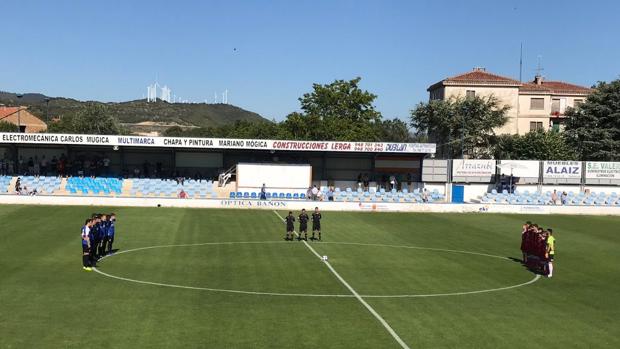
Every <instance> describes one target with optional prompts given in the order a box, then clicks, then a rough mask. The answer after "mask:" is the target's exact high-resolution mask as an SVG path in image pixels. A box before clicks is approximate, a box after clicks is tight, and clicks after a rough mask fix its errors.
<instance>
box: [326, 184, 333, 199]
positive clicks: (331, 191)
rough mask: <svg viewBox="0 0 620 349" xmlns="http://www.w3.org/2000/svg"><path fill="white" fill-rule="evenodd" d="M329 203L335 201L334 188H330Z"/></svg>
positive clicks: (328, 193)
mask: <svg viewBox="0 0 620 349" xmlns="http://www.w3.org/2000/svg"><path fill="white" fill-rule="evenodd" d="M327 201H334V187H329V191H328V192H327Z"/></svg>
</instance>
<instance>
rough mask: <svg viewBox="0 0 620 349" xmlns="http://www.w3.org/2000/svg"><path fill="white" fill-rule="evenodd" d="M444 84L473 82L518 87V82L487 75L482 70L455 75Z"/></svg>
mask: <svg viewBox="0 0 620 349" xmlns="http://www.w3.org/2000/svg"><path fill="white" fill-rule="evenodd" d="M443 81H444V82H474V83H493V84H497V83H501V84H510V85H519V84H520V82H519V81H517V80H514V79H511V78H507V77H505V76H501V75H497V74H491V73H487V72H486V71H483V70H474V71H470V72H467V73H465V74H460V75H456V76H453V77H449V78H447V79H444V80H443Z"/></svg>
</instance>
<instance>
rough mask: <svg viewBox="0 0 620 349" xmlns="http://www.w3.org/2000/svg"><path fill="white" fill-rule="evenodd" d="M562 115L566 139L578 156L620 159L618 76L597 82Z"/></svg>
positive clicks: (619, 80) (588, 158)
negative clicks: (583, 98)
mask: <svg viewBox="0 0 620 349" xmlns="http://www.w3.org/2000/svg"><path fill="white" fill-rule="evenodd" d="M566 116H567V120H566V129H565V131H564V132H565V133H566V139H567V141H568V143H569V144H570V145H571V146H573V147H574V148H575V149H576V151H577V155H578V157H579V159H580V160H602V161H617V160H620V79H618V80H614V81H612V82H609V83H606V82H599V83H598V84H597V85H596V86H595V90H594V92H592V94H590V95H589V96H588V98H587V99H586V100H585V102H584V103H582V104H581V105H579V106H578V107H577V108H574V109H568V110H567V111H566Z"/></svg>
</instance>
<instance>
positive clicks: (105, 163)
mask: <svg viewBox="0 0 620 349" xmlns="http://www.w3.org/2000/svg"><path fill="white" fill-rule="evenodd" d="M102 163H103V175H104V176H109V175H110V159H109V158H108V157H107V156H106V157H104V158H103V160H102Z"/></svg>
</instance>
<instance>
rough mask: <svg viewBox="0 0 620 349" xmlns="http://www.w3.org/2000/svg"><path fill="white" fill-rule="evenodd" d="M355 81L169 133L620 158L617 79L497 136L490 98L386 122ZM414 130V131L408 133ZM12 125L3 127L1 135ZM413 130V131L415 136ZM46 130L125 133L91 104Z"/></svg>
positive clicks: (498, 122)
mask: <svg viewBox="0 0 620 349" xmlns="http://www.w3.org/2000/svg"><path fill="white" fill-rule="evenodd" d="M360 80H361V79H360V78H356V79H353V80H349V81H346V80H336V81H334V82H333V83H331V84H326V85H321V84H314V85H313V88H312V91H311V92H309V93H306V94H304V95H303V96H302V97H300V98H299V102H300V110H301V111H300V112H293V113H290V114H289V115H287V116H286V119H285V120H284V121H282V122H275V121H273V122H270V121H259V122H250V121H239V122H236V123H234V124H230V125H225V126H221V127H206V128H191V129H183V128H181V127H172V128H170V129H168V130H166V132H165V135H166V136H175V137H221V138H255V139H292V140H340V141H384V142H420V141H421V142H425V141H427V140H429V139H430V140H431V141H433V142H436V143H437V144H438V148H439V149H440V152H441V153H442V155H443V156H444V157H445V158H449V157H452V158H459V157H461V156H462V155H466V156H469V157H470V158H491V157H494V158H502V159H521V160H528V159H555V160H572V159H575V160H586V159H587V160H608V161H609V160H619V159H620V80H615V81H612V82H610V83H605V82H601V83H599V84H598V85H597V86H596V87H595V90H594V92H593V93H592V94H591V95H590V96H589V97H588V98H587V99H586V101H585V102H584V103H583V104H581V105H580V106H579V107H578V108H576V109H569V110H568V111H567V112H566V116H567V120H566V130H565V131H564V132H559V133H558V132H553V131H535V132H530V133H528V134H526V135H498V134H496V131H497V130H498V129H501V127H502V126H504V125H505V124H506V122H507V121H508V118H507V112H508V110H509V107H508V106H504V105H501V104H500V101H499V100H498V99H497V98H496V97H494V96H488V97H472V98H450V99H447V100H434V101H430V102H423V103H419V104H418V105H417V106H416V107H415V108H414V109H413V110H412V111H411V115H410V120H409V121H410V122H409V124H407V123H406V122H405V121H403V120H400V119H391V120H390V119H384V118H383V116H382V115H381V113H380V112H379V111H378V110H376V108H375V106H374V102H375V100H376V98H377V96H376V95H374V94H372V93H370V92H368V91H365V90H362V89H361V88H360V87H359V82H360ZM410 126H411V129H410V128H409V127H410ZM10 127H12V126H11V125H8V124H7V125H3V124H2V123H1V122H0V130H5V131H9V130H10V129H9V128H10ZM411 130H413V131H414V132H412V131H411ZM48 131H49V132H56V133H84V134H126V133H127V132H128V131H127V130H126V129H124V128H123V127H122V126H121V125H120V123H119V122H118V120H117V119H115V118H114V117H112V116H110V115H109V113H107V111H106V108H105V106H103V105H100V104H99V105H95V104H92V105H88V106H86V107H84V108H83V109H81V110H79V111H78V112H76V113H75V114H73V115H69V116H66V117H63V118H62V119H61V120H60V121H59V122H56V123H53V124H51V125H50V126H49V129H48Z"/></svg>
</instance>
